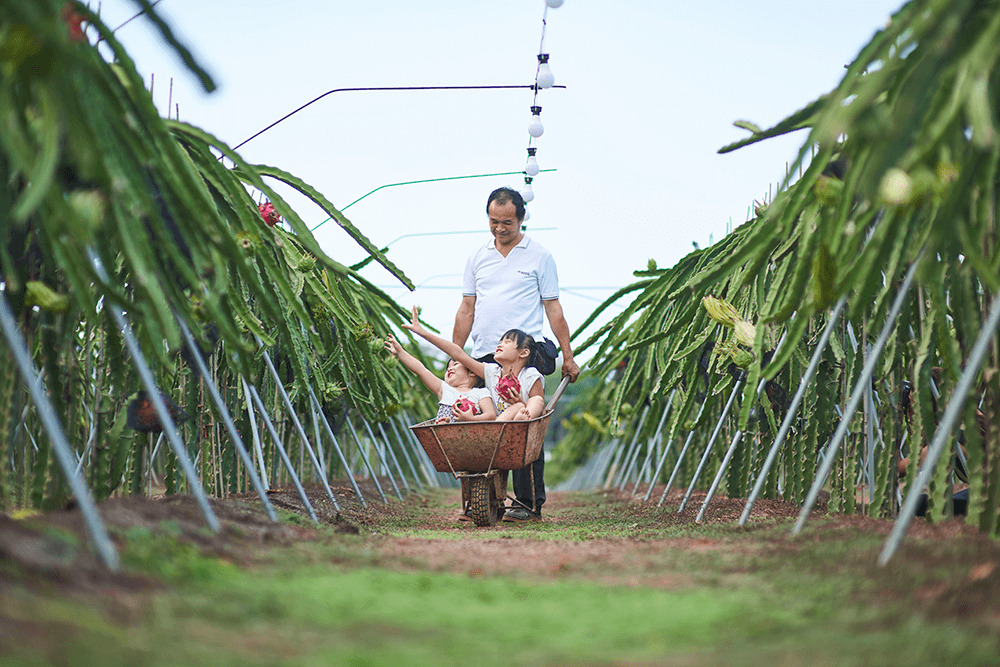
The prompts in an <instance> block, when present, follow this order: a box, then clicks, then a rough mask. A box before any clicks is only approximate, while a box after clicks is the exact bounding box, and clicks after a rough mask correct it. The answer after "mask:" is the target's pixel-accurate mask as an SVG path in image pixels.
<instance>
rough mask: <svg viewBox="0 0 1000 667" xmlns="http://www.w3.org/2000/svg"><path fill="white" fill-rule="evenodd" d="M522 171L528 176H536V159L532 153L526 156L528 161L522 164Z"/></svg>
mask: <svg viewBox="0 0 1000 667" xmlns="http://www.w3.org/2000/svg"><path fill="white" fill-rule="evenodd" d="M524 173H526V174H527V175H528V176H538V160H537V159H535V156H534V155H532V156H531V157H529V158H528V163H527V164H525V165H524Z"/></svg>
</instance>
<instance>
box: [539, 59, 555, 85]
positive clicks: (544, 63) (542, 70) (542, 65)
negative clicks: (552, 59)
mask: <svg viewBox="0 0 1000 667" xmlns="http://www.w3.org/2000/svg"><path fill="white" fill-rule="evenodd" d="M555 82H556V78H555V77H554V76H553V75H552V69H551V68H550V67H549V54H547V53H539V54H538V74H537V76H536V77H535V84H536V85H537V86H538V87H539V88H551V87H552V86H553V85H554V84H555Z"/></svg>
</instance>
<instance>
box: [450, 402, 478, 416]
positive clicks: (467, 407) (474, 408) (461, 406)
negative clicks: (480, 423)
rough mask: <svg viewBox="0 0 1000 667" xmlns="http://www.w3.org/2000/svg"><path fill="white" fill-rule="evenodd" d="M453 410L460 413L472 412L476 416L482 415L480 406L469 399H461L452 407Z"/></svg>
mask: <svg viewBox="0 0 1000 667" xmlns="http://www.w3.org/2000/svg"><path fill="white" fill-rule="evenodd" d="M451 407H452V409H453V410H456V411H458V412H471V413H472V414H474V415H478V414H480V413H481V410H479V406H478V405H476V404H475V403H473V402H472V401H470V400H469V399H467V398H460V399H458V400H457V401H455V403H454V404H453V405H452V406H451Z"/></svg>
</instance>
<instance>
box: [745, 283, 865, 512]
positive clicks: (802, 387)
mask: <svg viewBox="0 0 1000 667" xmlns="http://www.w3.org/2000/svg"><path fill="white" fill-rule="evenodd" d="M845 305H847V297H846V296H842V297H840V300H839V301H838V302H837V305H836V306H835V307H834V309H833V312H832V313H830V319H829V320H828V321H827V323H826V326H825V327H824V328H823V333H822V335H820V338H819V342H818V343H817V344H816V349H815V350H813V355H812V359H810V360H809V366H808V368H806V373H805V375H803V376H802V380H801V381H800V382H799V388H798V390H797V391H796V392H795V397H794V398H792V403H791V405H789V406H788V412H786V413H785V418H784V420H783V421H782V422H781V427H780V428H779V429H778V435H777V437H776V438H775V439H774V443H772V445H771V449H770V450H769V451H768V453H767V458H766V459H765V460H764V465H763V467H762V468H761V469H760V473H759V474H758V475H757V480H756V481H755V482H754V486H753V491H752V492H751V493H750V497H749V498H748V499H747V504H746V507H744V508H743V514H742V516H740V522H739V525H741V526H745V525H746V523H747V520H748V519H749V518H750V512H751V510H753V505H754V503H755V502H757V497H758V496H759V495H760V493H761V491H763V490H764V482H765V479H766V478H767V473H768V472H770V470H771V466H772V465H774V461H775V459H777V458H778V450H780V449H781V445H782V444H784V442H785V437H786V436H787V435H788V431H789V430H791V427H792V422H793V421H794V420H795V414H796V413H797V412H798V409H799V404H801V403H802V399H803V397H805V395H806V388H807V387H808V386H809V383H810V382H812V379H813V376H814V375H815V374H816V369H818V368H819V362H820V359H822V357H823V350H825V349H826V346H827V345H828V344H829V343H830V335H831V334H832V333H833V330H834V328H835V327H836V324H837V318H838V317H840V313H841V312H843V310H844V306H845Z"/></svg>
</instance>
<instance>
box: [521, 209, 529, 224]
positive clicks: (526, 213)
mask: <svg viewBox="0 0 1000 667" xmlns="http://www.w3.org/2000/svg"><path fill="white" fill-rule="evenodd" d="M528 220H531V211H529V210H528V209H527V208H525V209H524V219H523V220H521V222H527V221H528Z"/></svg>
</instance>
